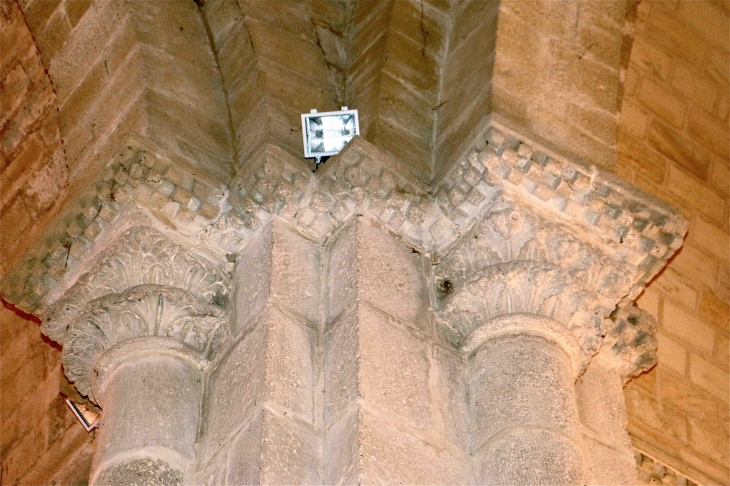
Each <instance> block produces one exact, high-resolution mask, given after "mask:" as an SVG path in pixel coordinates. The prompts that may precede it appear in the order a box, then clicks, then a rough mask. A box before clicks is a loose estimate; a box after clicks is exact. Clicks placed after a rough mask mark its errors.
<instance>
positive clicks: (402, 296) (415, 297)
mask: <svg viewBox="0 0 730 486" xmlns="http://www.w3.org/2000/svg"><path fill="white" fill-rule="evenodd" d="M357 245H358V247H357V265H358V295H359V298H360V299H361V300H363V301H366V302H370V303H372V304H373V305H374V306H376V307H378V308H380V309H382V310H384V311H385V312H386V313H388V314H389V315H391V316H393V317H395V318H396V319H398V320H400V321H401V322H404V323H406V324H408V325H410V326H413V327H414V328H416V329H419V330H421V332H423V333H424V334H426V335H429V334H430V332H429V324H428V317H427V314H426V309H428V305H429V300H428V290H427V288H426V284H425V279H424V276H423V275H424V274H423V266H422V260H421V255H420V254H419V253H418V251H416V250H414V249H411V248H408V247H407V246H406V245H405V244H403V243H402V242H399V241H398V240H397V239H396V238H394V237H393V236H391V235H390V234H388V232H387V231H386V230H384V229H381V228H377V227H376V226H374V225H373V224H371V223H370V222H369V221H367V220H364V219H363V218H360V221H359V222H358V226H357Z"/></svg>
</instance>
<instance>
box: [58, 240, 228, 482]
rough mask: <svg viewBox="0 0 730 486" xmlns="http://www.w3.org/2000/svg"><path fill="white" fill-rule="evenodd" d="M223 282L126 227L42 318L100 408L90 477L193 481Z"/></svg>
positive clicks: (219, 332) (221, 321)
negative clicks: (57, 334)
mask: <svg viewBox="0 0 730 486" xmlns="http://www.w3.org/2000/svg"><path fill="white" fill-rule="evenodd" d="M171 284H172V285H177V286H181V287H183V288H180V287H177V286H172V285H171ZM125 285H129V288H126V289H125V290H123V291H118V290H121V289H122V288H123V287H124V286H125ZM222 290H224V288H223V286H222V283H221V280H220V275H219V274H218V273H217V272H216V271H215V269H214V268H213V267H212V266H210V265H208V264H207V263H205V262H203V261H200V260H198V259H197V258H196V257H194V256H193V255H190V254H186V253H184V251H183V250H182V248H181V247H179V246H177V245H175V244H172V243H171V242H168V241H167V240H165V239H163V238H161V235H159V234H158V233H156V232H154V231H152V230H149V229H144V228H142V229H133V230H130V232H128V233H127V234H126V235H124V236H123V237H122V238H121V240H120V242H119V244H118V245H117V246H115V249H114V250H113V251H111V252H109V253H108V254H107V255H106V256H105V257H103V258H102V259H101V261H100V262H99V263H98V264H97V265H96V266H95V267H94V268H92V269H91V271H90V272H89V273H88V274H87V275H86V276H84V277H82V278H80V279H79V281H78V282H77V284H76V285H75V286H74V287H72V289H71V290H70V291H69V292H67V295H66V298H65V299H63V300H62V301H61V302H59V304H57V306H56V308H55V311H54V313H52V314H51V316H50V317H49V318H48V319H47V320H46V322H45V326H46V328H48V329H50V330H51V331H53V330H54V329H59V328H60V329H65V332H64V333H63V337H62V339H61V342H62V343H63V355H62V360H63V364H64V368H65V371H66V375H67V376H68V378H69V379H70V380H71V381H73V382H74V384H75V385H76V387H77V389H78V390H79V392H81V393H82V394H83V395H87V396H88V397H89V398H90V399H91V400H92V401H94V402H95V403H97V404H98V405H99V406H100V407H101V408H102V415H101V422H100V429H99V435H98V439H97V440H98V446H97V451H96V455H95V457H94V461H93V464H92V470H91V475H90V483H91V484H100V485H117V484H118V485H122V484H140V483H141V484H191V483H193V482H194V478H195V472H196V465H197V454H196V448H195V443H196V440H197V436H198V428H199V418H200V414H201V404H202V397H203V395H202V394H203V370H204V369H205V368H206V366H207V364H208V362H209V359H210V358H211V357H212V356H213V355H214V354H215V352H216V351H217V350H218V349H219V348H220V347H221V345H222V344H223V342H224V341H225V340H226V338H227V333H228V331H227V325H226V320H225V318H224V313H223V310H222V309H221V308H220V306H219V304H221V303H222V302H223V301H225V298H224V297H223V294H222V293H221V291H222ZM104 292H108V293H104ZM99 294H103V295H101V296H99ZM89 299H90V300H89ZM87 300H88V301H87ZM69 322H70V324H67V323H69Z"/></svg>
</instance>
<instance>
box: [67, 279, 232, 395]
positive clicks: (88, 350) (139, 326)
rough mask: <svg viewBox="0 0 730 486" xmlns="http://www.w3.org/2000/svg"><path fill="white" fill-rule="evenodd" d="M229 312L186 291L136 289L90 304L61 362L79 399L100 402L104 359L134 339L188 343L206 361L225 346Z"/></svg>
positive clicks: (70, 335)
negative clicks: (96, 383) (97, 386)
mask: <svg viewBox="0 0 730 486" xmlns="http://www.w3.org/2000/svg"><path fill="white" fill-rule="evenodd" d="M227 332H228V326H227V325H226V320H225V316H224V312H223V311H222V310H221V309H220V308H219V307H218V306H215V305H213V304H208V303H204V302H201V301H200V300H199V299H197V298H196V297H194V296H193V295H191V294H190V293H189V292H186V291H184V290H181V289H178V288H174V287H169V286H164V285H155V284H144V285H137V286H135V287H132V288H130V289H127V290H126V291H124V292H122V293H121V294H117V293H112V294H107V295H105V296H103V297H100V298H97V299H95V300H93V301H91V302H89V303H88V304H86V305H85V306H84V308H83V310H82V312H81V313H80V315H79V316H78V317H77V318H76V320H75V321H74V322H73V323H72V324H71V326H70V327H69V328H68V331H67V332H66V335H65V337H64V339H63V355H62V362H63V365H64V368H65V372H66V376H67V377H68V379H69V381H71V382H73V383H74V384H75V385H76V388H77V389H78V391H79V393H81V394H82V395H85V396H89V397H90V398H91V399H92V400H95V398H94V396H93V394H92V389H91V383H92V375H93V372H94V367H95V364H96V363H97V361H98V359H99V358H100V357H101V355H102V354H103V353H104V352H105V351H106V350H108V349H109V348H111V347H113V346H114V345H116V344H119V343H122V342H124V341H127V340H129V339H133V338H138V337H145V336H160V337H167V338H171V339H174V340H177V341H179V342H182V343H184V344H185V345H187V346H189V347H190V348H192V349H194V350H196V351H197V352H198V353H199V354H200V355H201V356H202V357H204V358H210V357H212V356H213V355H214V354H215V353H216V352H217V351H218V349H220V348H221V346H222V345H223V344H224V343H225V341H226V339H227V337H228V334H227Z"/></svg>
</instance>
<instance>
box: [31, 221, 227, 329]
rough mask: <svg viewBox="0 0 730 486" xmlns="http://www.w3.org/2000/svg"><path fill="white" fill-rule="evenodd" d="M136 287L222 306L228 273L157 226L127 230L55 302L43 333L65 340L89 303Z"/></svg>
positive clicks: (44, 323) (224, 299)
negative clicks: (164, 288)
mask: <svg viewBox="0 0 730 486" xmlns="http://www.w3.org/2000/svg"><path fill="white" fill-rule="evenodd" d="M138 285H161V286H167V287H174V288H178V289H181V290H184V291H186V292H187V293H189V294H190V295H193V296H195V297H196V298H197V299H198V300H199V301H201V302H204V303H208V304H213V305H222V304H224V303H225V301H226V298H227V293H228V283H227V276H226V275H224V274H223V272H221V271H220V270H219V269H218V268H217V267H216V266H215V265H213V264H212V263H210V262H208V261H206V260H205V259H204V258H201V257H198V256H196V255H193V254H191V253H190V252H189V251H187V250H185V248H183V247H182V246H181V245H178V244H176V243H174V242H172V241H170V240H169V239H167V238H166V237H165V236H163V235H162V234H161V233H160V232H158V231H157V230H154V229H152V228H149V227H135V228H131V229H129V230H127V232H126V233H124V235H122V237H121V238H119V240H118V241H117V242H115V243H114V244H113V246H112V247H111V248H109V249H108V250H107V251H106V252H105V254H104V255H103V256H102V257H101V258H100V259H99V260H98V261H97V263H95V264H94V265H93V266H92V267H91V269H90V270H89V271H88V272H87V273H85V274H84V275H82V276H81V277H80V278H79V279H78V281H77V282H76V283H75V284H74V285H73V286H72V287H71V288H70V289H69V290H68V291H67V292H66V293H65V294H64V296H63V297H62V298H61V299H60V300H59V301H58V302H56V304H55V305H54V306H53V307H52V309H51V311H50V312H49V314H48V315H47V316H46V317H45V318H44V320H43V332H44V334H46V335H47V336H48V337H50V338H51V339H53V340H54V341H57V342H62V341H63V340H64V336H65V334H66V330H67V329H68V327H69V326H70V325H71V323H73V322H74V321H75V320H76V319H77V318H78V316H79V315H80V314H81V312H83V309H84V308H85V306H86V304H87V303H88V302H90V301H92V300H94V299H98V298H100V297H102V296H104V295H108V294H122V293H124V292H125V291H127V290H128V289H130V288H133V287H136V286H138Z"/></svg>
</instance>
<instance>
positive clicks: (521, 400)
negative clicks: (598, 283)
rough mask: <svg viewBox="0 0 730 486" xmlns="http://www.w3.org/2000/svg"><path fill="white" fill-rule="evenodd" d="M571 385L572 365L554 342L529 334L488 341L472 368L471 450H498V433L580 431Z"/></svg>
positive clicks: (470, 380) (474, 360) (477, 353)
mask: <svg viewBox="0 0 730 486" xmlns="http://www.w3.org/2000/svg"><path fill="white" fill-rule="evenodd" d="M570 382H571V365H570V361H569V359H568V357H567V356H566V355H565V353H564V352H563V351H562V350H561V349H560V348H559V347H558V346H557V345H555V344H554V343H551V342H549V341H547V340H545V339H543V338H540V337H534V336H528V335H522V336H520V335H518V336H505V337H502V338H496V339H493V340H490V341H487V342H486V343H485V344H483V345H482V347H481V348H479V349H478V350H477V351H476V354H475V355H474V357H473V358H472V361H471V363H470V369H469V401H470V412H471V422H472V424H473V429H472V434H473V435H472V441H473V442H472V446H471V450H472V451H475V452H476V451H480V450H481V449H482V447H483V446H484V445H485V444H489V445H487V448H490V447H492V446H491V442H492V439H494V440H498V439H495V438H494V436H495V435H497V434H498V433H500V432H503V431H504V430H505V429H510V428H513V427H519V426H530V425H533V426H538V427H550V428H555V429H559V430H569V429H571V428H573V427H575V425H576V424H577V419H578V414H577V411H576V404H575V397H574V395H573V394H572V392H571V387H570ZM535 404H539V406H535ZM504 467H507V466H504ZM548 477H551V476H546V478H548ZM495 482H497V483H500V482H504V481H495ZM518 482H519V481H518Z"/></svg>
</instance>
